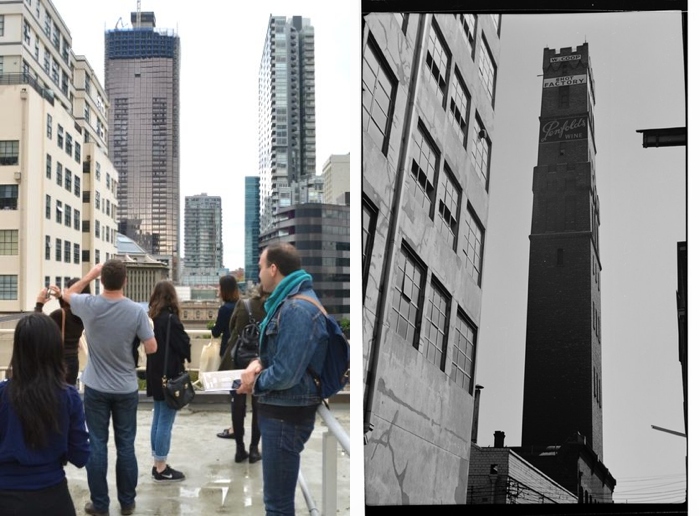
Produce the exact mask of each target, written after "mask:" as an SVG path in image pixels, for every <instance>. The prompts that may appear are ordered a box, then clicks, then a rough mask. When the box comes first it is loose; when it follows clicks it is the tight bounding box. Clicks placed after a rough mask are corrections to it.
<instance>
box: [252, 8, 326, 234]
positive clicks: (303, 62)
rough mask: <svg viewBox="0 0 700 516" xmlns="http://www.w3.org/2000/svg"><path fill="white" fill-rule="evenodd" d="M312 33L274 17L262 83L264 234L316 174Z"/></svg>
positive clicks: (296, 19)
mask: <svg viewBox="0 0 700 516" xmlns="http://www.w3.org/2000/svg"><path fill="white" fill-rule="evenodd" d="M314 70H315V61H314V28H313V26H311V22H310V20H309V19H308V18H302V17H301V16H293V17H291V18H285V17H284V16H270V20H269V23H268V27H267V36H266V38H265V45H264V48H263V54H262V59H261V61H260V70H259V78H258V130H259V135H258V139H259V146H258V149H259V150H258V152H259V165H258V168H259V175H260V230H261V231H262V232H267V231H269V230H271V229H272V226H273V224H274V222H275V220H274V218H275V216H276V214H277V210H278V209H280V208H285V207H287V206H290V205H291V204H292V203H293V202H294V201H293V199H292V193H291V190H287V188H291V187H292V186H293V185H294V183H296V182H302V181H303V180H305V179H306V178H308V177H312V176H314V175H315V174H316V93H315V83H314Z"/></svg>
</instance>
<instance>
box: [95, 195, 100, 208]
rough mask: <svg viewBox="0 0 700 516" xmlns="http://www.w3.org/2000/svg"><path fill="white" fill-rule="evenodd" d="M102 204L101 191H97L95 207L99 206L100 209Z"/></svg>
mask: <svg viewBox="0 0 700 516" xmlns="http://www.w3.org/2000/svg"><path fill="white" fill-rule="evenodd" d="M100 205H101V201H100V192H95V208H97V209H98V210H99V209H100Z"/></svg>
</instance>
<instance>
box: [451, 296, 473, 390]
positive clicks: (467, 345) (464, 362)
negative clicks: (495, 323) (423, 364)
mask: <svg viewBox="0 0 700 516" xmlns="http://www.w3.org/2000/svg"><path fill="white" fill-rule="evenodd" d="M475 355H476V326H475V325H474V324H472V323H471V322H470V320H469V318H468V317H467V316H466V314H465V313H464V312H463V311H462V309H461V308H458V309H457V324H456V325H455V333H454V339H453V345H452V367H451V368H450V379H451V380H452V381H453V382H455V383H456V384H457V385H458V386H459V387H461V388H462V389H464V390H466V391H467V392H468V393H469V394H472V392H473V388H474V357H475Z"/></svg>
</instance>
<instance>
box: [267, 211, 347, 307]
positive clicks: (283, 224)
mask: <svg viewBox="0 0 700 516" xmlns="http://www.w3.org/2000/svg"><path fill="white" fill-rule="evenodd" d="M278 216H279V220H278V223H277V228H276V229H274V230H272V231H270V232H268V233H263V234H262V235H261V236H260V252H262V250H263V249H264V248H265V247H267V246H268V245H271V244H276V243H290V244H292V245H294V247H296V249H297V250H298V251H299V255H300V256H301V266H302V268H303V269H304V270H305V271H306V272H308V273H309V274H311V276H312V277H313V283H314V291H315V292H316V294H317V295H318V298H319V300H320V301H321V303H322V304H323V306H324V307H325V308H326V311H327V312H328V314H329V315H331V316H333V317H335V318H336V319H338V320H340V319H343V318H349V317H350V207H349V206H338V205H332V204H320V203H306V204H296V205H292V206H289V207H287V208H281V209H280V210H279V214H278Z"/></svg>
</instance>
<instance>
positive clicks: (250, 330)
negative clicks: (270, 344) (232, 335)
mask: <svg viewBox="0 0 700 516" xmlns="http://www.w3.org/2000/svg"><path fill="white" fill-rule="evenodd" d="M243 305H244V306H245V309H246V311H247V312H248V324H246V326H245V328H243V329H242V330H241V333H239V334H238V337H237V338H236V342H235V343H234V344H233V349H231V360H232V361H233V367H234V368H235V369H245V368H246V367H248V364H249V363H250V361H251V360H253V359H255V358H258V356H259V355H260V345H259V342H260V328H259V327H258V321H256V320H255V319H254V318H253V313H252V312H251V311H250V300H249V299H243Z"/></svg>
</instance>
